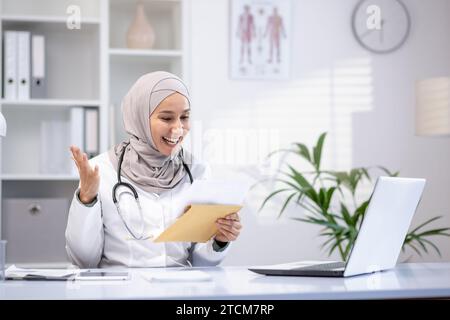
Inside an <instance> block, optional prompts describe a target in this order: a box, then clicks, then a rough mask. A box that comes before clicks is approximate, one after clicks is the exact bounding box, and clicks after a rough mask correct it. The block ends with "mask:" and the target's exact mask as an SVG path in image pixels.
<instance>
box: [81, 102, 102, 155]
mask: <svg viewBox="0 0 450 320" xmlns="http://www.w3.org/2000/svg"><path fill="white" fill-rule="evenodd" d="M84 119H85V123H84V124H85V141H84V147H85V150H84V152H86V154H87V155H88V157H89V158H91V157H95V156H96V155H97V154H98V152H99V147H98V144H99V141H98V135H99V128H98V127H99V119H98V108H90V107H85V110H84Z"/></svg>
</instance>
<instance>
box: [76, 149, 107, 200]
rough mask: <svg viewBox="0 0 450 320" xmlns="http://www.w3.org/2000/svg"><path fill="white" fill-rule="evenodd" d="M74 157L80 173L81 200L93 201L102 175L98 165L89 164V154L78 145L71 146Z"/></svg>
mask: <svg viewBox="0 0 450 320" xmlns="http://www.w3.org/2000/svg"><path fill="white" fill-rule="evenodd" d="M70 151H71V152H72V159H73V161H75V164H76V166H77V168H78V173H79V175H80V200H81V202H83V203H91V202H92V201H93V200H94V199H95V197H96V196H97V194H98V188H99V185H100V175H99V173H98V165H95V168H92V167H91V165H90V164H89V161H88V158H87V154H86V153H82V152H81V151H80V148H78V147H77V146H73V145H72V146H70Z"/></svg>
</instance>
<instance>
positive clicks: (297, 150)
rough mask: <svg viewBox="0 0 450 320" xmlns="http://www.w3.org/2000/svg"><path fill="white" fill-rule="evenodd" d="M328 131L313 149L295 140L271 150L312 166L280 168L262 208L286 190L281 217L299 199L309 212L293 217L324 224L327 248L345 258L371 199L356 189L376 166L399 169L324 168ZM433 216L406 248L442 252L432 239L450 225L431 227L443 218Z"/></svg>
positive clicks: (413, 233) (412, 234)
mask: <svg viewBox="0 0 450 320" xmlns="http://www.w3.org/2000/svg"><path fill="white" fill-rule="evenodd" d="M325 137H326V133H322V134H321V135H320V137H319V139H318V140H317V143H316V145H315V146H314V147H313V148H312V149H311V150H310V149H309V148H308V147H307V146H306V145H305V144H303V143H293V148H290V149H281V150H277V151H274V152H272V153H270V154H269V157H270V156H273V155H274V154H275V153H279V152H288V153H293V154H295V155H297V156H299V157H300V158H301V159H302V160H304V161H306V162H307V163H309V164H310V166H311V168H312V170H311V171H307V172H300V171H299V170H296V169H295V168H294V167H293V166H292V165H290V164H287V169H288V170H287V171H286V170H280V172H279V173H278V174H277V176H276V178H275V181H276V182H279V184H280V185H281V186H282V187H280V188H279V189H277V190H274V191H273V192H271V193H270V194H269V195H268V196H267V197H266V198H265V199H264V201H263V202H262V204H261V207H260V209H259V211H261V210H262V208H263V207H264V206H265V205H266V203H267V202H268V201H269V200H270V199H272V198H273V197H274V196H276V195H278V194H286V198H285V199H284V203H283V205H282V207H281V209H280V212H279V215H278V217H280V216H281V215H282V213H283V212H284V210H285V209H286V207H287V205H288V204H289V203H291V202H295V203H296V204H297V205H298V206H300V207H301V208H303V209H305V211H306V214H305V215H304V216H301V217H291V219H294V220H299V221H303V222H307V223H311V224H315V225H319V226H322V227H323V229H322V231H321V233H320V236H322V237H324V238H326V240H325V241H324V242H323V244H322V248H323V249H327V250H328V255H331V254H332V253H333V252H334V251H335V250H338V252H339V255H340V257H341V259H342V260H343V261H345V260H346V259H347V258H348V255H349V253H350V250H351V248H352V246H353V244H354V242H355V239H356V235H357V234H358V230H359V228H360V226H361V222H362V220H363V218H364V214H365V212H366V209H367V206H368V204H369V201H370V198H369V199H364V200H363V201H359V202H358V201H357V197H356V192H357V190H358V187H359V186H360V185H361V182H362V181H363V180H364V179H367V181H369V182H371V181H372V177H371V175H370V174H369V172H371V171H372V170H374V169H376V170H381V172H383V174H386V175H388V176H397V175H398V174H399V172H391V171H389V170H388V169H386V168H384V167H382V166H376V167H368V168H363V167H361V168H353V169H351V170H350V171H349V172H345V171H331V170H323V169H322V168H321V158H322V149H323V145H324V142H325ZM440 218H441V216H436V217H433V218H431V219H429V220H427V221H425V222H423V223H422V224H420V225H419V226H417V227H416V228H414V229H413V230H411V231H410V232H409V233H408V234H407V236H406V238H405V241H404V243H403V247H402V250H403V251H404V250H405V248H406V247H410V248H412V249H413V250H414V251H415V252H417V253H418V254H419V255H422V252H425V253H428V249H429V248H430V247H431V248H433V249H434V250H436V252H437V253H438V254H439V255H441V253H440V251H439V248H438V247H437V246H436V245H435V244H434V243H433V242H432V241H431V240H430V237H431V236H447V237H448V236H450V234H449V233H448V231H449V230H450V228H434V229H430V228H428V226H429V224H430V223H432V222H434V221H436V220H438V219H440Z"/></svg>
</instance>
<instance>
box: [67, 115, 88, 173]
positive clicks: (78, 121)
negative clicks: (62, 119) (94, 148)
mask: <svg viewBox="0 0 450 320" xmlns="http://www.w3.org/2000/svg"><path fill="white" fill-rule="evenodd" d="M70 144H71V145H75V146H77V147H78V148H80V150H81V151H84V149H85V148H84V108H83V107H72V108H70ZM70 160H71V161H72V162H73V160H72V159H70ZM71 173H72V174H74V175H77V174H78V168H77V166H76V165H75V163H72V165H71Z"/></svg>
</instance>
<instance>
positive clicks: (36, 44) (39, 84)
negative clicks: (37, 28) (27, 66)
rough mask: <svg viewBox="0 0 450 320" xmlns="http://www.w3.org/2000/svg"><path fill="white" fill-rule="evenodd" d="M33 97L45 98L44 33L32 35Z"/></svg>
mask: <svg viewBox="0 0 450 320" xmlns="http://www.w3.org/2000/svg"><path fill="white" fill-rule="evenodd" d="M30 80H31V98H32V99H44V98H46V97H47V95H46V79H45V38H44V36H43V35H32V36H31V79H30Z"/></svg>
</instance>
